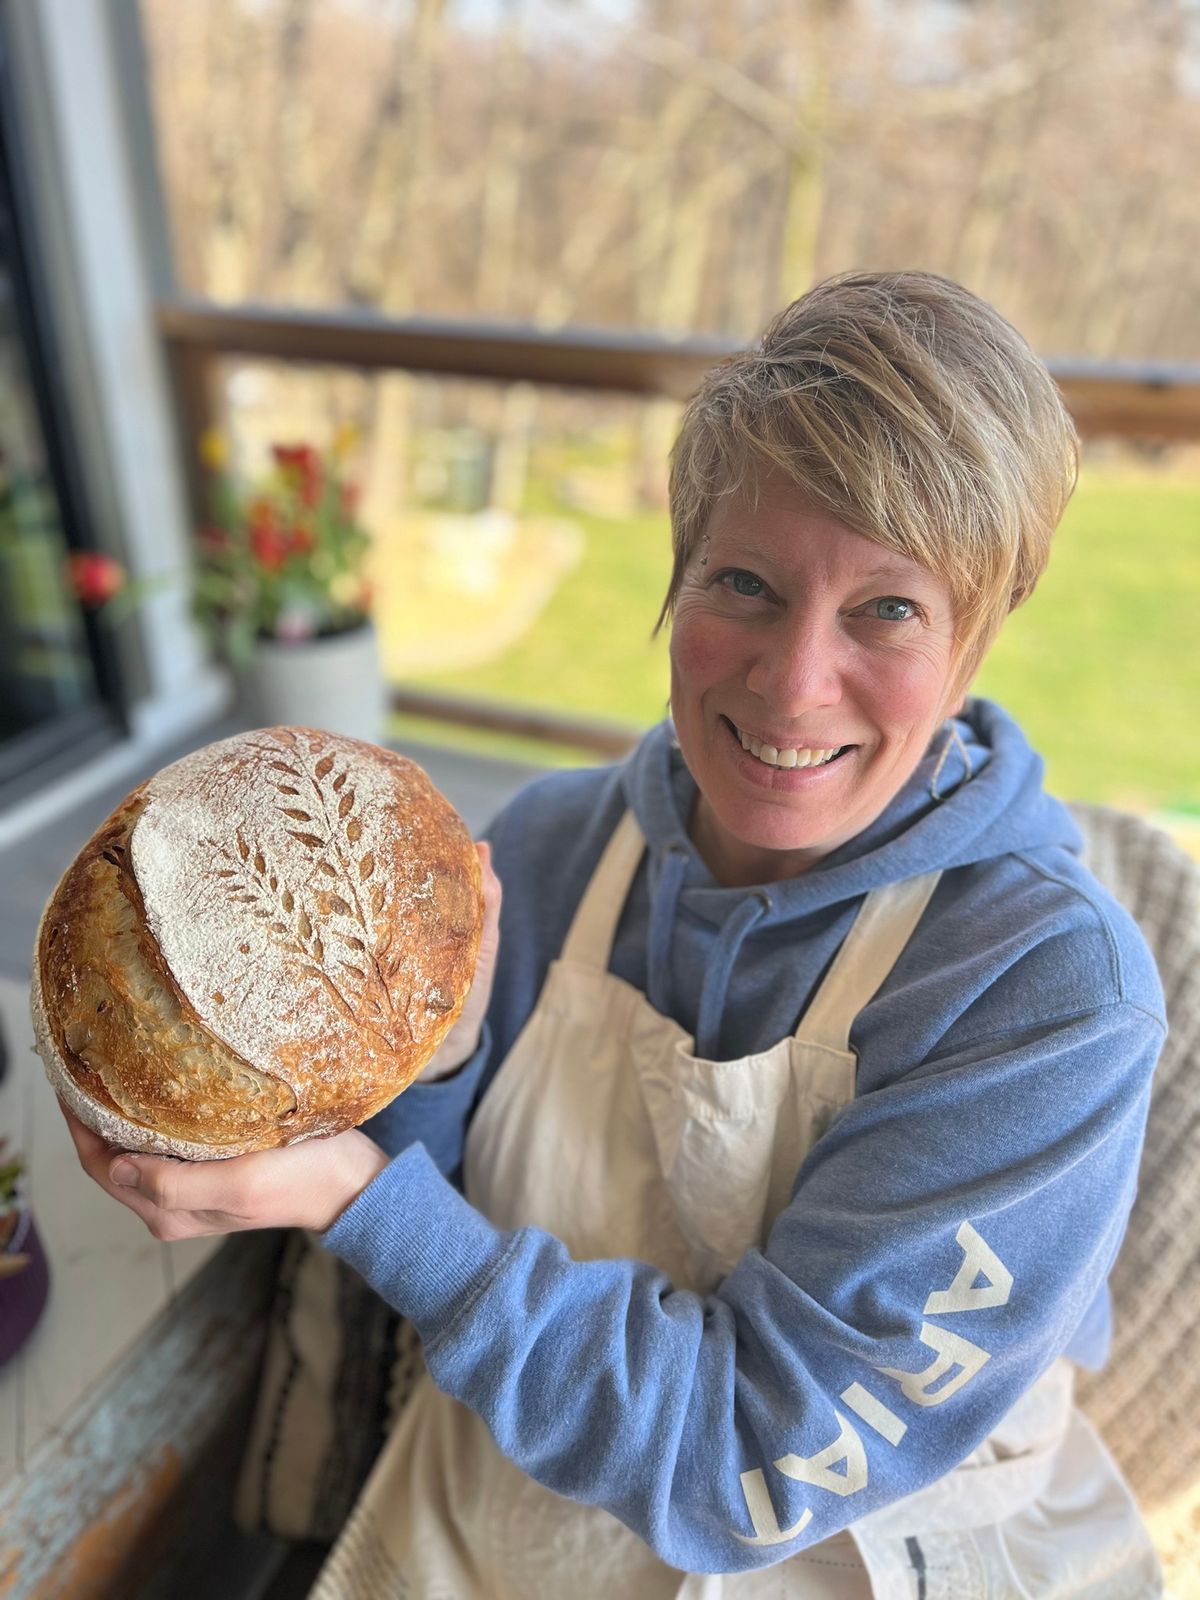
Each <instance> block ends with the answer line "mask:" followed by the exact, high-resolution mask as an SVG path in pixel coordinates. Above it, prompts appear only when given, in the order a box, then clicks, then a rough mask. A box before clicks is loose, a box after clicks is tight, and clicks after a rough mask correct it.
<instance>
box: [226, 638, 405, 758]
mask: <svg viewBox="0 0 1200 1600" xmlns="http://www.w3.org/2000/svg"><path fill="white" fill-rule="evenodd" d="M238 682H239V690H240V700H241V706H242V710H243V712H244V714H245V715H246V717H247V718H248V719H249V721H250V722H251V723H252V724H253V726H255V727H259V728H267V727H272V726H274V725H276V724H278V723H291V724H296V723H299V724H301V725H303V726H305V727H309V728H325V729H327V730H328V731H329V732H330V733H344V734H349V735H350V737H351V738H354V739H368V740H370V741H371V742H372V743H378V742H379V741H380V740H381V739H382V738H383V730H384V719H385V716H386V709H387V705H386V702H387V695H386V690H385V687H384V682H383V675H382V673H381V671H380V667H379V650H378V645H377V642H376V638H375V630H374V628H372V627H370V626H363V627H361V628H355V629H354V630H353V632H351V633H338V634H333V635H331V636H330V637H329V638H325V639H306V640H302V641H300V642H299V643H288V642H285V641H283V640H280V639H260V640H259V641H258V644H257V645H256V647H255V652H254V660H253V661H252V662H251V664H250V665H249V666H248V667H246V668H245V669H244V670H243V671H242V672H241V673H240V674H239V679H238Z"/></svg>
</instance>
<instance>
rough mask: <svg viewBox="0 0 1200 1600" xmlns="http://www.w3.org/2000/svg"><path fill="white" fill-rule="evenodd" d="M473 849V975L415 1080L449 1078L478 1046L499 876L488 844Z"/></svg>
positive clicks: (496, 944)
mask: <svg viewBox="0 0 1200 1600" xmlns="http://www.w3.org/2000/svg"><path fill="white" fill-rule="evenodd" d="M475 848H476V849H477V850H478V851H479V865H480V867H481V869H482V871H483V934H482V937H481V938H480V941H479V955H478V957H477V959H476V962H475V977H474V979H473V980H472V983H471V992H470V994H469V995H468V996H467V1003H466V1005H465V1006H464V1007H463V1008H462V1012H461V1014H460V1016H459V1018H458V1021H457V1022H456V1023H455V1024H454V1026H453V1027H452V1028H451V1029H450V1032H449V1033H448V1034H447V1035H446V1037H445V1038H444V1039H443V1040H442V1042H441V1044H440V1045H439V1047H438V1050H437V1054H436V1055H435V1056H433V1057H432V1059H431V1060H430V1061H428V1062H427V1063H426V1065H425V1066H424V1068H423V1069H422V1071H421V1073H420V1075H419V1077H418V1079H417V1082H418V1083H430V1082H432V1081H433V1080H434V1079H435V1078H448V1077H449V1076H450V1074H451V1073H452V1072H457V1071H458V1069H459V1067H461V1066H464V1065H465V1064H466V1063H467V1062H468V1061H469V1060H470V1059H471V1057H472V1056H473V1055H474V1054H475V1051H476V1049H477V1047H478V1045H479V1035H480V1033H481V1032H482V1031H483V1019H484V1017H486V1016H487V1008H488V1003H489V1001H490V1000H491V998H492V981H493V979H494V978H495V975H496V956H497V953H498V952H499V949H500V899H501V889H500V879H499V878H498V877H497V876H496V874H495V873H494V872H493V871H492V847H491V845H489V844H478V845H476V846H475Z"/></svg>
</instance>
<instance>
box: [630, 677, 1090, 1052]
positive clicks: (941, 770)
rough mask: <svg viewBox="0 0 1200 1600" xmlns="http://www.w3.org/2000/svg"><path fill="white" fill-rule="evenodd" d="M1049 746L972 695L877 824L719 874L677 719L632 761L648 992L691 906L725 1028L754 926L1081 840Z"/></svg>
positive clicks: (821, 914)
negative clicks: (644, 855) (788, 860)
mask: <svg viewBox="0 0 1200 1600" xmlns="http://www.w3.org/2000/svg"><path fill="white" fill-rule="evenodd" d="M1042 773H1043V763H1042V759H1041V757H1040V756H1039V755H1037V753H1036V752H1035V751H1034V750H1033V749H1032V748H1031V747H1030V745H1029V742H1028V741H1027V739H1026V738H1025V735H1024V734H1023V733H1022V732H1021V730H1020V728H1019V727H1018V726H1017V724H1016V723H1015V722H1014V721H1013V719H1012V718H1011V717H1010V716H1008V715H1007V713H1006V712H1004V711H1002V710H1001V709H1000V707H999V706H997V705H995V704H993V703H992V702H991V701H988V700H981V699H974V700H970V701H968V703H967V705H966V707H965V708H964V710H963V713H962V715H961V716H959V717H956V718H953V719H951V720H948V721H947V722H946V723H945V724H943V726H942V728H941V729H940V730H939V732H938V734H937V735H936V736H935V738H934V739H933V741H932V742H931V744H930V747H929V749H928V750H927V751H926V753H925V755H924V756H923V757H922V759H921V761H920V762H919V763H918V765H917V767H916V770H915V771H914V772H913V774H912V776H911V777H910V778H909V780H908V782H907V783H905V785H904V786H903V788H901V789H900V791H899V792H898V793H897V794H896V796H895V797H894V798H893V800H892V801H891V803H890V804H889V805H888V806H887V807H886V809H885V810H884V811H883V812H882V813H881V814H880V816H878V817H877V818H876V819H875V821H874V822H873V823H871V824H870V826H869V827H867V828H865V829H863V831H862V832H861V833H859V834H857V835H856V836H855V837H854V838H853V839H851V840H849V841H848V842H847V843H846V844H844V845H842V846H841V847H840V848H839V849H837V850H835V851H832V852H830V854H829V855H828V856H826V857H824V859H823V860H821V861H820V862H818V863H817V864H816V865H815V866H813V867H812V868H810V869H809V870H808V871H807V872H804V873H801V874H799V875H798V876H796V877H794V878H787V879H784V880H781V881H779V882H776V883H771V884H764V885H762V886H760V887H756V888H755V887H751V888H745V887H736V888H733V887H724V886H722V885H720V884H718V883H716V882H715V880H714V879H713V877H712V874H711V873H710V872H709V869H708V867H707V866H706V865H705V863H704V862H703V860H702V859H701V858H700V855H699V854H698V852H697V851H696V849H695V847H694V845H693V844H692V843H691V840H690V839H689V838H688V819H689V818H690V816H691V813H692V808H693V806H694V804H695V800H696V796H697V788H696V783H695V780H694V779H693V777H692V775H691V773H690V772H689V771H688V769H687V766H686V764H685V763H684V760H683V755H682V752H681V751H680V749H679V745H678V743H677V742H676V740H675V736H674V730H673V728H672V727H671V724H670V723H669V722H663V723H661V724H660V725H659V726H658V727H657V728H656V729H654V730H652V732H651V733H650V734H649V735H648V736H647V737H646V738H645V739H644V740H643V741H642V742H641V744H640V745H639V746H638V748H637V749H636V750H635V751H634V753H633V755H632V756H631V757H630V759H629V761H628V762H627V763H626V766H625V767H624V769H623V772H622V783H623V788H624V792H625V797H626V800H627V802H628V804H629V805H630V806H631V807H632V809H633V812H634V814H635V816H636V817H637V819H638V822H639V824H640V826H641V829H642V832H643V833H644V834H645V837H646V841H647V844H648V846H649V860H648V892H649V896H650V922H649V931H648V940H647V943H648V951H647V957H648V961H647V992H648V996H649V998H650V1000H651V1003H652V1004H654V1005H655V1006H656V1007H658V1008H659V1009H660V1010H664V1011H669V1010H670V1007H671V1003H672V1000H673V998H674V997H673V995H672V992H671V991H672V987H673V985H672V983H671V979H670V972H671V969H672V966H673V965H674V964H675V963H676V955H675V952H673V950H672V940H673V938H674V936H675V932H676V930H677V928H678V925H679V920H680V914H681V913H684V914H685V915H686V919H687V920H688V921H689V922H691V923H692V924H693V925H694V924H695V923H697V922H699V923H702V924H708V925H709V927H710V930H716V931H715V938H714V937H713V933H712V932H711V931H710V934H709V939H710V941H711V942H710V944H709V949H708V954H707V959H706V962H705V973H704V982H703V986H702V989H701V994H700V1007H699V1014H698V1017H697V1025H696V1034H697V1042H698V1044H701V1043H702V1042H703V1041H705V1040H709V1041H711V1040H712V1039H713V1038H715V1035H716V1032H717V1031H718V1029H719V1027H720V1019H721V1016H722V1014H723V1011H724V1007H725V1000H726V995H727V992H728V988H729V979H730V976H731V973H732V971H733V967H734V965H735V963H736V961H737V958H738V955H739V953H740V951H741V948H742V945H743V944H744V943H745V941H746V939H747V938H748V937H749V936H750V935H751V934H752V933H754V932H755V931H758V930H763V929H768V928H774V929H778V928H780V927H782V926H784V925H789V924H796V925H797V927H796V931H797V933H799V932H800V931H801V930H800V927H799V925H800V924H801V923H810V924H811V923H814V922H815V923H816V924H819V925H822V926H827V925H828V923H829V922H830V919H831V917H832V916H833V915H834V914H835V913H836V912H837V911H838V910H839V908H840V909H843V910H844V909H845V908H847V907H848V906H849V905H850V903H857V902H858V901H859V900H860V899H861V897H862V896H863V895H865V894H866V893H868V892H869V891H870V890H871V889H876V888H879V887H881V886H882V885H884V884H888V883H896V882H899V881H901V880H903V879H905V878H913V877H917V876H919V875H920V874H922V873H925V872H931V871H937V870H939V869H940V870H948V869H951V868H955V867H965V866H970V865H973V864H975V863H977V862H982V861H987V860H990V859H992V858H994V857H996V856H1002V855H1010V854H1012V853H1013V852H1015V851H1028V850H1040V849H1045V848H1048V847H1060V848H1063V849H1066V850H1069V851H1072V852H1075V853H1078V851H1079V849H1080V845H1081V841H1080V836H1079V831H1078V829H1077V828H1076V826H1075V823H1074V822H1073V820H1072V818H1071V815H1070V813H1069V812H1068V811H1067V809H1066V807H1065V806H1064V805H1062V804H1061V803H1060V802H1059V801H1057V800H1054V799H1053V798H1051V797H1050V796H1049V795H1047V794H1046V793H1045V792H1044V791H1043V789H1042Z"/></svg>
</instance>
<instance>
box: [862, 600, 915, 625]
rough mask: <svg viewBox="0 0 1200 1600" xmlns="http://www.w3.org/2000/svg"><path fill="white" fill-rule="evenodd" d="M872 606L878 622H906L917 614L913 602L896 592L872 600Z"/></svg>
mask: <svg viewBox="0 0 1200 1600" xmlns="http://www.w3.org/2000/svg"><path fill="white" fill-rule="evenodd" d="M872 606H873V608H874V612H875V615H876V616H877V617H878V618H879V620H880V622H907V621H908V619H909V618H910V617H915V616H916V614H917V608H916V606H915V605H914V604H913V602H912V601H911V600H905V599H904V597H903V596H902V595H898V594H885V595H881V596H880V598H879V599H878V600H874V601H872Z"/></svg>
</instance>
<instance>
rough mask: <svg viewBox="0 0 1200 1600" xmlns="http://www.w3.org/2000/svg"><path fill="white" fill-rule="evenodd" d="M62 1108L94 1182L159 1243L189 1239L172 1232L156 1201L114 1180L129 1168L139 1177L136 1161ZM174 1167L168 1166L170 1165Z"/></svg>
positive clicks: (72, 1138)
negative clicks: (174, 1239)
mask: <svg viewBox="0 0 1200 1600" xmlns="http://www.w3.org/2000/svg"><path fill="white" fill-rule="evenodd" d="M58 1108H59V1110H60V1111H61V1112H62V1114H63V1119H64V1121H65V1122H66V1124H67V1128H68V1131H69V1132H70V1135H71V1140H72V1142H73V1143H74V1145H75V1150H76V1152H77V1154H78V1156H79V1164H80V1166H81V1167H82V1168H83V1170H84V1171H85V1172H86V1173H87V1175H88V1177H89V1178H91V1180H92V1182H93V1183H95V1184H98V1185H99V1187H100V1188H101V1189H103V1190H104V1192H105V1194H107V1195H111V1196H112V1198H113V1199H114V1200H119V1201H120V1203H121V1204H122V1205H123V1206H124V1207H125V1208H126V1210H128V1211H132V1212H133V1213H134V1215H135V1216H138V1217H140V1218H141V1220H142V1221H143V1222H144V1223H145V1224H146V1226H147V1227H148V1228H149V1229H150V1232H151V1233H152V1234H153V1235H154V1236H155V1238H156V1239H168V1238H184V1237H185V1236H186V1234H185V1232H184V1231H178V1232H172V1231H170V1229H169V1226H168V1218H167V1217H166V1216H165V1214H164V1213H163V1212H162V1211H160V1209H159V1207H158V1206H157V1205H156V1204H155V1203H154V1201H153V1200H152V1199H148V1198H146V1197H144V1196H142V1195H141V1194H140V1193H139V1192H138V1190H137V1189H136V1188H134V1187H130V1186H128V1185H126V1184H124V1183H122V1182H121V1181H119V1180H118V1179H117V1178H116V1177H115V1176H114V1173H115V1172H116V1171H117V1170H119V1169H120V1168H122V1167H125V1166H128V1167H130V1168H131V1170H132V1171H133V1172H134V1174H135V1176H136V1172H137V1169H136V1167H133V1165H132V1160H133V1158H131V1157H130V1156H128V1155H126V1154H125V1153H124V1152H123V1151H120V1150H118V1149H117V1147H116V1146H115V1145H111V1144H109V1143H108V1141H107V1140H106V1139H102V1138H101V1137H100V1135H99V1134H98V1133H95V1132H93V1131H92V1129H91V1128H89V1127H88V1126H87V1124H86V1123H83V1122H80V1120H79V1118H78V1117H77V1116H76V1115H75V1113H74V1112H73V1111H72V1110H71V1109H70V1107H69V1106H67V1105H66V1104H64V1102H63V1101H62V1100H60V1101H59V1102H58ZM137 1159H138V1160H142V1159H145V1158H143V1157H138V1158H137ZM174 1164H175V1163H168V1165H174Z"/></svg>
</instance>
